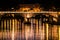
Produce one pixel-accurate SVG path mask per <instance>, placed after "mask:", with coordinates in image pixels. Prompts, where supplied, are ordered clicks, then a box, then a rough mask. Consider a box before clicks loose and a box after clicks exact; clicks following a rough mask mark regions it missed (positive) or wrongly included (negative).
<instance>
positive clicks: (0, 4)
mask: <svg viewBox="0 0 60 40" xmlns="http://www.w3.org/2000/svg"><path fill="white" fill-rule="evenodd" d="M33 3H34V4H35V3H39V4H40V5H41V6H42V7H44V8H50V7H51V6H55V7H57V8H60V1H59V0H1V1H0V8H11V7H16V6H18V5H19V4H33Z"/></svg>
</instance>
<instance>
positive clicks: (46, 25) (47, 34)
mask: <svg viewBox="0 0 60 40" xmlns="http://www.w3.org/2000/svg"><path fill="white" fill-rule="evenodd" d="M46 40H48V24H47V23H46Z"/></svg>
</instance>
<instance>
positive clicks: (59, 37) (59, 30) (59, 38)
mask: <svg viewBox="0 0 60 40" xmlns="http://www.w3.org/2000/svg"><path fill="white" fill-rule="evenodd" d="M59 40H60V26H59Z"/></svg>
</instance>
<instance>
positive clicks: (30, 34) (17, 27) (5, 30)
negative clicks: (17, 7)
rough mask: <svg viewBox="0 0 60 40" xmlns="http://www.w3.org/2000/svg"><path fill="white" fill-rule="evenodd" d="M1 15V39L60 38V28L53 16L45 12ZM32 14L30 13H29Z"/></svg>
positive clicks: (56, 39) (50, 39) (41, 39)
mask: <svg viewBox="0 0 60 40" xmlns="http://www.w3.org/2000/svg"><path fill="white" fill-rule="evenodd" d="M24 15H25V16H23V14H4V15H1V20H0V21H1V26H0V29H1V30H0V40H60V36H59V35H60V34H59V33H60V29H59V25H58V27H57V22H55V21H53V18H54V17H53V16H51V15H48V16H46V15H45V14H34V16H31V17H29V16H28V15H27V14H24ZM29 15H30V14H29Z"/></svg>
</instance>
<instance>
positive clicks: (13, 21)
mask: <svg viewBox="0 0 60 40" xmlns="http://www.w3.org/2000/svg"><path fill="white" fill-rule="evenodd" d="M12 40H14V19H13V30H12Z"/></svg>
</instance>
